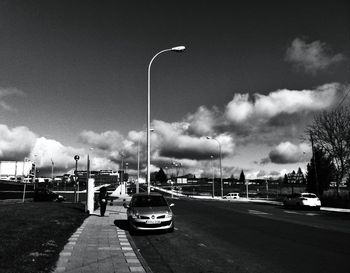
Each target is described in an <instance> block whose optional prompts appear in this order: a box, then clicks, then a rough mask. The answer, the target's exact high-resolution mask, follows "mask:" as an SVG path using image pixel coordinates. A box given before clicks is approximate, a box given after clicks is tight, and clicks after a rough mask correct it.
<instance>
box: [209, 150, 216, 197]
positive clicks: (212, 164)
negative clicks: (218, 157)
mask: <svg viewBox="0 0 350 273" xmlns="http://www.w3.org/2000/svg"><path fill="white" fill-rule="evenodd" d="M213 158H214V156H212V155H211V156H210V159H211V167H212V169H213V187H212V188H213V194H212V196H213V198H214V197H215V171H214V162H213Z"/></svg>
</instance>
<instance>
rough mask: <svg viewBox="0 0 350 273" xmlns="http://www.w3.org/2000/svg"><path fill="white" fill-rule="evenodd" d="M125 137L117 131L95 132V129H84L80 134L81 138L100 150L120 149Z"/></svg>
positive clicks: (85, 142)
mask: <svg viewBox="0 0 350 273" xmlns="http://www.w3.org/2000/svg"><path fill="white" fill-rule="evenodd" d="M123 139H124V137H123V136H122V135H121V134H120V133H119V132H117V131H106V132H103V133H100V134H99V133H95V132H93V131H83V132H82V133H81V134H80V140H81V141H82V142H83V143H84V144H87V145H90V146H91V147H94V148H98V149H100V150H112V149H119V148H120V147H121V146H122V145H121V144H122V141H123Z"/></svg>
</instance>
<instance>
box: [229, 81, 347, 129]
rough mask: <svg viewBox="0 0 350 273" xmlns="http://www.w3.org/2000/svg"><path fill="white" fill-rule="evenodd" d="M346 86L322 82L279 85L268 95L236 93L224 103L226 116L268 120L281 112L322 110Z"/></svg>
mask: <svg viewBox="0 0 350 273" xmlns="http://www.w3.org/2000/svg"><path fill="white" fill-rule="evenodd" d="M344 88H345V87H344V86H342V85H340V84H338V83H331V84H325V85H322V86H319V87H317V88H316V89H313V90H288V89H281V90H277V91H274V92H270V93H269V94H268V95H262V94H255V95H254V100H249V95H248V94H236V95H235V96H234V98H233V100H232V101H231V102H229V103H228V105H227V106H226V113H225V114H226V118H227V120H228V121H230V122H234V123H243V122H246V121H247V120H249V119H250V120H252V121H253V122H254V121H255V122H256V121H261V120H263V119H265V120H268V119H270V118H273V117H275V116H277V115H281V114H295V113H300V112H302V111H304V112H313V111H319V110H325V109H327V108H329V107H331V106H332V105H333V104H334V102H335V101H336V100H337V99H338V97H339V95H340V94H341V93H342V90H343V89H344Z"/></svg>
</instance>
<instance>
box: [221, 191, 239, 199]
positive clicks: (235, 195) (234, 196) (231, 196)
mask: <svg viewBox="0 0 350 273" xmlns="http://www.w3.org/2000/svg"><path fill="white" fill-rule="evenodd" d="M223 198H224V199H239V193H238V192H230V193H228V194H226V195H225V196H224V197H223Z"/></svg>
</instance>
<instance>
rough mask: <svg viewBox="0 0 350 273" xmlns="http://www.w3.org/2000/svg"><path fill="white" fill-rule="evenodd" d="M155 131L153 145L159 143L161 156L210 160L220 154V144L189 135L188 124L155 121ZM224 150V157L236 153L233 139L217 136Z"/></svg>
mask: <svg viewBox="0 0 350 273" xmlns="http://www.w3.org/2000/svg"><path fill="white" fill-rule="evenodd" d="M153 128H154V130H155V134H154V139H153V140H152V142H153V141H154V142H153V143H157V144H156V147H157V149H159V155H160V156H163V157H169V158H177V159H196V160H204V159H209V158H210V155H213V154H214V155H215V154H218V151H219V148H218V143H217V142H216V141H214V140H208V139H207V138H206V137H205V136H201V137H197V136H192V135H189V134H188V128H189V126H188V124H187V123H167V122H164V121H159V120H156V121H153ZM216 139H217V140H218V141H219V143H220V145H221V148H222V155H223V156H225V155H228V154H232V153H233V151H234V147H235V144H234V141H233V137H232V136H230V135H225V134H221V135H218V136H216Z"/></svg>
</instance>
